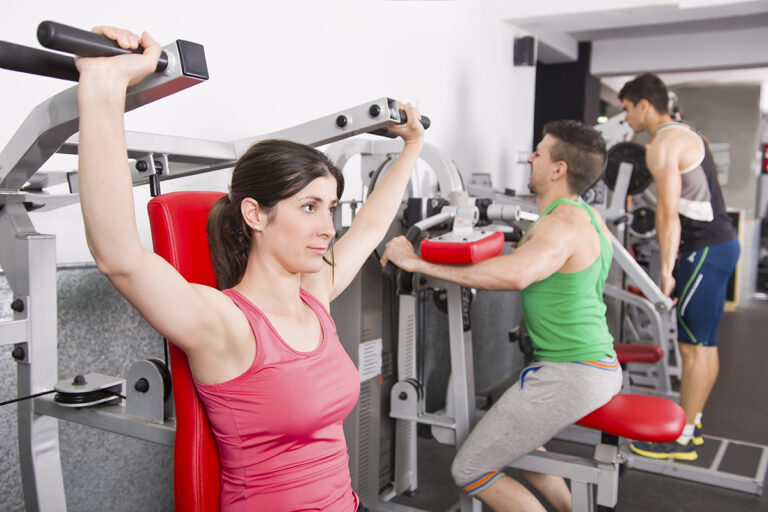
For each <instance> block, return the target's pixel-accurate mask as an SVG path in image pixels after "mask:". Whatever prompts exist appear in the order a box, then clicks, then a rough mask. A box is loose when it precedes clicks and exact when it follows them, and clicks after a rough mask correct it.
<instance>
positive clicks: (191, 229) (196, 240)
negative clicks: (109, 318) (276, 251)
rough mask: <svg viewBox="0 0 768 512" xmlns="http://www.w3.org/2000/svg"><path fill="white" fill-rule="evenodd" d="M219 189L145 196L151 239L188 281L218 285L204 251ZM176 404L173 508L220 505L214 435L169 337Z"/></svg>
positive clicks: (199, 510)
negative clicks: (208, 225)
mask: <svg viewBox="0 0 768 512" xmlns="http://www.w3.org/2000/svg"><path fill="white" fill-rule="evenodd" d="M222 195H223V194H222V193H221V192H172V193H169V194H163V195H160V196H157V197H155V198H153V199H151V200H150V201H149V204H148V205H147V210H148V213H149V223H150V227H151V231H152V244H153V246H154V250H155V252H156V253H157V254H159V255H160V256H162V257H163V258H165V259H166V260H167V261H168V262H169V263H170V264H171V265H173V266H174V267H175V268H176V270H178V271H179V273H180V274H181V275H182V276H184V278H185V279H187V281H189V282H191V283H196V284H204V285H208V286H212V287H216V275H215V274H214V272H213V265H212V264H211V256H210V253H209V252H208V233H207V230H206V223H207V221H208V212H209V210H210V208H211V205H213V203H214V202H216V200H218V199H219V198H220V197H221V196H222ZM169 350H170V355H171V374H172V378H173V398H174V403H175V405H176V440H175V446H174V475H173V482H174V500H175V507H176V510H177V511H185V512H186V511H194V512H214V511H218V510H219V492H220V477H221V466H220V464H219V451H218V448H217V447H216V440H215V438H214V436H213V432H212V431H211V426H210V424H209V423H208V417H207V416H206V414H205V409H204V408H203V404H202V403H201V402H200V398H198V396H197V392H196V391H195V386H194V383H193V381H192V373H191V372H190V369H189V362H188V361H187V356H186V354H184V352H183V351H182V350H181V349H179V348H178V347H176V346H175V345H174V344H173V343H169Z"/></svg>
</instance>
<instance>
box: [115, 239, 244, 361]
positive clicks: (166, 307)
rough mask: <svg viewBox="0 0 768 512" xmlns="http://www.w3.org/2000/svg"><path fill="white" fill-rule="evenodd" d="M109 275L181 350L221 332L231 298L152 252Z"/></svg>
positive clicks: (159, 330) (128, 297)
mask: <svg viewBox="0 0 768 512" xmlns="http://www.w3.org/2000/svg"><path fill="white" fill-rule="evenodd" d="M107 278H108V279H109V280H110V282H112V284H113V285H114V286H115V288H117V290H118V291H119V292H120V294H121V295H123V296H124V297H125V298H126V299H127V300H128V302H130V303H131V305H133V307H134V308H136V310H137V311H138V312H139V313H140V314H141V315H142V316H143V317H144V319H145V320H147V322H148V323H149V324H150V325H151V326H152V327H153V328H154V329H155V330H156V331H158V332H159V333H160V334H162V335H163V336H164V337H166V338H168V339H172V340H173V341H174V343H175V344H176V345H178V346H179V348H181V349H182V350H185V351H187V350H191V349H194V348H197V347H199V346H200V345H201V344H204V343H205V342H206V340H213V339H216V338H218V337H219V336H220V335H221V334H222V333H219V332H218V331H220V330H221V331H223V329H224V322H223V321H222V320H223V318H222V312H223V311H226V307H227V303H228V302H230V303H231V301H229V299H228V298H227V297H226V296H225V295H224V294H222V293H221V292H220V291H218V290H216V289H215V288H211V287H208V286H203V285H194V284H191V283H189V282H188V281H186V280H185V279H184V278H183V277H182V276H181V274H179V273H178V272H177V271H176V269H175V268H173V267H172V266H171V265H170V264H169V263H168V262H167V261H165V260H164V259H163V258H162V257H160V256H158V255H156V254H154V253H152V252H150V251H144V252H143V253H142V254H141V257H140V261H139V262H138V263H137V264H136V266H135V267H133V268H132V269H131V270H129V271H125V272H122V273H115V274H108V275H107Z"/></svg>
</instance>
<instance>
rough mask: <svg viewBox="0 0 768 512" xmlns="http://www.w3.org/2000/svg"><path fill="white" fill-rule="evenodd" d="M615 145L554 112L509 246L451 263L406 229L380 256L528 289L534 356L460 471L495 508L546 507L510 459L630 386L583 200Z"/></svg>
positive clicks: (446, 274) (600, 232)
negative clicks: (521, 231)
mask: <svg viewBox="0 0 768 512" xmlns="http://www.w3.org/2000/svg"><path fill="white" fill-rule="evenodd" d="M605 153H606V152H605V142H604V141H603V138H602V136H601V135H600V134H599V133H598V132H597V131H596V130H594V129H592V128H591V127H589V126H586V125H584V124H583V123H579V122H576V121H554V122H551V123H548V124H547V125H546V126H545V127H544V138H543V139H542V140H541V142H540V143H539V144H538V145H537V147H536V150H535V151H534V152H533V153H532V154H531V156H530V157H529V159H528V161H529V163H530V164H531V177H530V182H529V185H528V186H529V188H530V189H531V192H533V193H534V194H536V205H537V208H538V210H539V214H540V216H539V220H538V221H536V222H535V223H534V224H533V225H532V226H531V227H530V228H529V229H528V231H527V232H526V233H525V236H524V237H523V238H522V240H521V241H520V243H519V245H518V247H517V249H516V250H515V251H513V252H512V253H510V254H502V255H499V256H496V257H493V258H490V259H487V260H484V261H481V262H478V263H474V264H470V265H441V264H435V263H430V262H426V261H423V260H422V259H421V258H419V256H418V255H417V254H416V253H415V251H414V249H413V246H412V245H411V244H410V242H408V241H407V240H406V239H405V238H404V237H398V238H395V239H393V240H391V241H390V242H389V243H388V244H387V247H386V250H385V252H384V255H383V257H382V264H386V262H388V261H391V262H393V263H394V264H396V265H397V266H398V267H400V268H402V269H404V270H407V271H410V272H419V273H422V274H427V275H430V276H434V277H437V278H439V279H444V280H446V281H453V282H455V283H458V284H460V285H462V286H467V287H471V288H479V289H484V290H520V291H521V301H522V305H523V316H524V318H525V322H526V325H527V326H528V330H529V333H530V335H531V339H532V341H533V347H534V356H535V357H536V361H535V362H534V363H533V364H532V365H530V366H529V367H528V368H526V369H525V370H523V373H522V374H521V377H520V380H519V381H518V382H516V383H515V384H513V385H512V386H511V387H510V388H509V389H508V390H507V391H506V392H505V393H504V395H503V396H502V397H501V398H500V399H499V400H498V401H497V402H496V404H495V405H494V406H493V407H492V408H491V410H489V411H488V413H486V415H485V416H484V417H483V419H482V420H481V421H480V422H479V423H478V424H477V426H476V427H475V428H474V429H473V431H472V433H471V434H470V435H469V437H468V438H467V440H466V441H465V442H464V444H463V445H462V446H461V448H460V450H459V452H458V453H457V455H456V458H455V459H454V462H453V466H452V468H451V472H452V474H453V478H454V480H455V481H456V483H457V485H459V486H460V487H462V488H463V489H464V491H465V492H467V493H468V494H470V495H472V496H476V497H478V498H479V499H481V500H482V501H483V502H484V503H485V504H486V505H488V506H490V507H491V508H492V509H494V510H512V509H514V510H526V511H531V510H538V511H544V510H545V509H544V508H543V506H542V505H541V503H540V502H539V501H538V499H537V498H536V497H535V496H534V495H533V494H532V493H531V492H530V491H528V490H527V489H526V488H525V487H524V486H523V485H521V484H520V483H519V482H517V481H515V480H514V479H512V478H510V477H508V476H506V475H504V473H503V468H504V467H506V466H507V465H509V464H510V463H512V462H513V461H514V460H516V459H518V458H519V457H521V456H523V455H525V454H527V453H529V452H531V451H533V450H535V449H536V448H537V447H540V446H542V445H543V444H544V443H546V442H547V441H548V440H549V439H551V438H552V437H554V436H555V435H556V434H557V433H558V432H560V431H561V430H562V429H563V428H565V427H567V426H568V425H570V424H572V423H573V422H575V421H577V420H579V419H580V418H582V417H583V416H585V415H586V414H588V413H590V412H591V411H593V410H595V409H597V408H598V407H601V406H602V405H604V404H605V403H606V402H608V401H609V400H610V399H611V397H612V396H613V395H614V394H616V393H617V392H618V391H619V389H620V388H621V368H620V367H619V364H618V361H617V360H616V354H615V352H614V351H613V338H612V336H611V334H610V333H609V331H608V326H607V324H606V320H605V303H604V302H603V297H602V292H603V285H604V284H605V279H606V277H607V274H608V269H609V267H610V263H611V258H612V250H611V245H610V239H609V232H608V229H607V228H606V226H605V224H604V223H603V221H602V219H601V218H600V216H599V214H598V213H597V212H596V211H595V210H594V209H593V208H591V207H590V206H588V205H586V204H584V203H579V202H578V200H579V196H580V195H581V194H582V193H584V191H585V190H586V189H587V188H588V187H589V186H590V185H591V184H592V183H594V182H595V181H596V180H597V179H598V177H599V176H600V174H601V173H602V170H603V165H604V162H605ZM524 475H525V477H526V479H528V480H529V482H530V483H531V484H532V485H533V486H534V487H536V488H537V489H538V490H539V491H540V492H541V493H542V495H543V496H544V497H545V498H546V499H547V500H548V501H550V503H551V504H552V505H553V506H554V507H555V509H556V510H558V511H567V510H570V506H571V499H570V492H569V491H568V488H567V486H566V485H565V482H564V481H563V480H562V479H561V478H558V477H554V476H549V475H542V474H538V473H526V472H524ZM505 507H506V508H505ZM509 507H512V508H509Z"/></svg>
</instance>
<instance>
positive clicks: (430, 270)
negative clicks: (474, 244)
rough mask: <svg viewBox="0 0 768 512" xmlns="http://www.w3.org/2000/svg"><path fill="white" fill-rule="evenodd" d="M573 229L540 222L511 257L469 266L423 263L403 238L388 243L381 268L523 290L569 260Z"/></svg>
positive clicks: (465, 283)
mask: <svg viewBox="0 0 768 512" xmlns="http://www.w3.org/2000/svg"><path fill="white" fill-rule="evenodd" d="M574 234H575V230H573V229H571V228H570V226H568V224H567V223H566V222H564V221H563V220H562V219H558V218H557V217H555V216H554V215H548V216H546V217H543V218H541V219H539V221H538V222H537V223H536V226H535V227H534V229H532V230H531V232H529V233H528V234H527V235H526V240H525V242H524V243H522V244H521V245H520V247H519V248H518V249H516V250H515V251H514V252H513V253H511V254H503V255H500V256H496V257H493V258H489V259H487V260H484V261H481V262H478V263H473V264H469V265H443V264H438V263H430V262H428V261H424V260H422V259H421V258H420V257H419V256H418V255H417V254H416V252H415V251H414V249H413V246H412V245H411V243H410V242H409V241H408V240H406V238H405V237H402V236H400V237H397V238H394V239H392V240H390V241H389V242H388V243H387V247H386V250H385V251H384V255H383V256H382V258H381V263H382V265H385V264H386V263H387V262H388V261H391V262H392V263H394V264H395V265H397V266H398V267H400V268H402V269H403V270H407V271H409V272H419V273H421V274H426V275H429V276H433V277H436V278H438V279H443V280H445V281H451V282H454V283H457V284H459V285H461V286H467V287H470V288H478V289H481V290H522V289H523V288H526V287H528V285H530V284H531V283H535V282H536V281H541V280H543V279H546V278H547V277H549V276H551V275H552V274H554V273H555V272H557V271H558V270H560V269H561V268H562V267H563V265H565V263H566V262H567V261H568V258H570V257H571V255H572V254H573V251H574V247H576V245H577V244H576V242H577V241H576V240H574V238H575V237H574Z"/></svg>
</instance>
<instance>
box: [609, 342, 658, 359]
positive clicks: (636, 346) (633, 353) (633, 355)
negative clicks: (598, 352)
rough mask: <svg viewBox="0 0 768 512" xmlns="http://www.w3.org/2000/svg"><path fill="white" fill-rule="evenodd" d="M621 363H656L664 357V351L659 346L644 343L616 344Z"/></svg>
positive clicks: (615, 347)
mask: <svg viewBox="0 0 768 512" xmlns="http://www.w3.org/2000/svg"><path fill="white" fill-rule="evenodd" d="M613 349H614V350H615V351H616V358H617V359H618V360H619V363H656V362H658V361H660V360H661V358H662V357H664V349H663V348H661V347H660V346H658V345H646V344H643V343H614V344H613Z"/></svg>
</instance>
